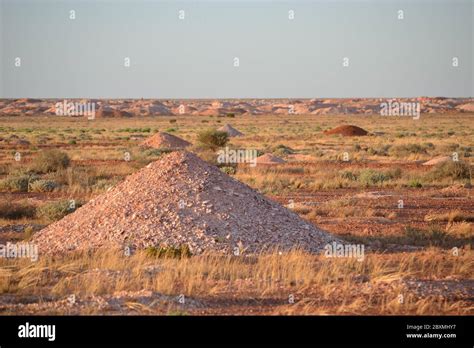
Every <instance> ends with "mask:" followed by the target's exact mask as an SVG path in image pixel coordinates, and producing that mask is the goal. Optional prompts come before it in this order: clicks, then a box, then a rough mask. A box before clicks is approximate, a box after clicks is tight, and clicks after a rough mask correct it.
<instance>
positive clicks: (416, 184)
mask: <svg viewBox="0 0 474 348" xmlns="http://www.w3.org/2000/svg"><path fill="white" fill-rule="evenodd" d="M408 186H410V187H413V188H421V187H423V185H422V183H421V181H420V180H419V179H411V180H410V181H409V182H408Z"/></svg>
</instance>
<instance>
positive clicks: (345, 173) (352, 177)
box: [339, 170, 357, 181]
mask: <svg viewBox="0 0 474 348" xmlns="http://www.w3.org/2000/svg"><path fill="white" fill-rule="evenodd" d="M339 176H340V177H341V178H342V179H347V180H350V181H356V180H357V175H355V174H354V173H353V172H351V171H348V170H344V171H342V172H340V173H339Z"/></svg>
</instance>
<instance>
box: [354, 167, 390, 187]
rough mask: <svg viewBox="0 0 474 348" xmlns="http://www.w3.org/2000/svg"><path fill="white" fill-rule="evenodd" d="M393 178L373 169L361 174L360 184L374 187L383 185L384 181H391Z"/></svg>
mask: <svg viewBox="0 0 474 348" xmlns="http://www.w3.org/2000/svg"><path fill="white" fill-rule="evenodd" d="M391 178H392V177H391V176H390V175H388V174H387V173H383V172H379V171H377V170H373V169H364V170H362V171H361V172H360V173H359V178H358V180H359V182H361V183H362V184H364V185H365V186H372V185H377V184H381V183H383V182H384V181H388V180H390V179H391Z"/></svg>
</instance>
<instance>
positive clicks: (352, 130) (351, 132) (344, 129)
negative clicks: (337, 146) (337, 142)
mask: <svg viewBox="0 0 474 348" xmlns="http://www.w3.org/2000/svg"><path fill="white" fill-rule="evenodd" d="M324 134H328V135H331V134H340V135H343V136H345V137H351V136H363V135H367V134H368V132H367V131H366V130H365V129H362V128H360V127H357V126H351V125H343V126H338V127H336V128H333V129H330V130H326V131H324Z"/></svg>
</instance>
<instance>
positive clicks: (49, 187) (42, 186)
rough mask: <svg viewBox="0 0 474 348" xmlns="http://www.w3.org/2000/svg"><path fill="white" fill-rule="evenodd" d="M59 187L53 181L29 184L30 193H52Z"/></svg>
mask: <svg viewBox="0 0 474 348" xmlns="http://www.w3.org/2000/svg"><path fill="white" fill-rule="evenodd" d="M57 187H59V185H58V184H57V183H56V182H55V181H53V180H43V179H41V180H36V181H32V182H30V183H29V189H28V191H30V192H51V191H53V190H54V189H55V188H57Z"/></svg>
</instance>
